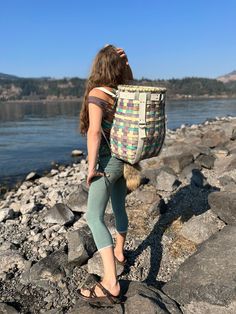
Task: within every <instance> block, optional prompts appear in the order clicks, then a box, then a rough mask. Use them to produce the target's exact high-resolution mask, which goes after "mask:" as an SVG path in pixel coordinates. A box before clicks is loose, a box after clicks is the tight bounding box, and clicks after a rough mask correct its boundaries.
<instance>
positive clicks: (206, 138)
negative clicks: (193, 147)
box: [202, 129, 227, 148]
mask: <svg viewBox="0 0 236 314" xmlns="http://www.w3.org/2000/svg"><path fill="white" fill-rule="evenodd" d="M226 141H227V137H226V134H225V131H224V130H214V129H209V130H207V131H206V132H205V133H204V134H203V136H202V144H203V145H205V146H208V147H210V148H214V147H216V146H218V145H222V144H223V143H225V142H226Z"/></svg>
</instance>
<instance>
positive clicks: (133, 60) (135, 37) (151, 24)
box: [0, 0, 236, 79]
mask: <svg viewBox="0 0 236 314" xmlns="http://www.w3.org/2000/svg"><path fill="white" fill-rule="evenodd" d="M235 32H236V1H235V0H225V1H223V0H162V1H159V0H146V1H143V0H142V1H141V0H140V1H139V0H135V1H131V0H130V1H129V0H126V1H124V0H119V1H117V0H116V1H112V0H109V1H108V0H105V1H102V0H100V1H93V0H90V1H85V0H82V1H80V0H0V40H1V44H0V72H3V73H9V74H15V75H19V76H33V77H38V76H53V77H65V76H79V77H84V78H85V77H87V75H88V73H89V69H90V65H91V62H92V60H93V57H94V56H95V54H96V52H97V51H98V50H99V49H100V48H101V47H102V46H103V45H104V44H106V43H112V44H115V45H117V46H119V47H124V48H125V50H126V52H127V54H128V57H129V61H130V65H131V66H132V68H133V72H134V75H135V77H136V78H141V77H147V78H151V79H154V78H165V79H168V78H172V77H175V78H182V77H186V76H200V77H217V76H219V75H221V74H225V73H228V72H231V71H233V70H236V35H235Z"/></svg>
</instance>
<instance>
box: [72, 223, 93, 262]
mask: <svg viewBox="0 0 236 314" xmlns="http://www.w3.org/2000/svg"><path fill="white" fill-rule="evenodd" d="M67 241H68V262H75V263H76V265H83V264H84V263H86V262H87V260H88V259H89V257H91V256H92V255H93V253H94V252H95V251H96V245H95V243H94V240H93V236H92V234H91V231H90V229H89V228H88V226H84V227H82V228H80V229H78V230H74V231H70V232H68V233H67Z"/></svg>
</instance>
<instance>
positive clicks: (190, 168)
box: [179, 163, 201, 182]
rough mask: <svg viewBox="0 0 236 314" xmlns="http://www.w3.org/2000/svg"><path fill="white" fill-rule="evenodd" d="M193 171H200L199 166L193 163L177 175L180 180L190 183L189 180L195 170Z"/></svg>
mask: <svg viewBox="0 0 236 314" xmlns="http://www.w3.org/2000/svg"><path fill="white" fill-rule="evenodd" d="M195 169H197V170H201V166H200V165H197V164H195V163H193V164H190V165H188V166H186V167H184V169H183V170H182V171H181V173H180V174H179V178H180V180H184V179H187V181H188V182H190V181H191V178H192V176H193V170H195Z"/></svg>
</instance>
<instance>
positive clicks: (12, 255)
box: [0, 250, 31, 278]
mask: <svg viewBox="0 0 236 314" xmlns="http://www.w3.org/2000/svg"><path fill="white" fill-rule="evenodd" d="M0 261H1V263H0V278H4V277H5V274H6V273H8V272H9V271H10V270H11V269H13V268H15V267H17V269H19V270H20V271H24V270H26V269H28V268H29V267H30V266H31V262H30V261H27V260H25V259H24V258H23V257H22V256H21V255H20V254H19V253H18V252H17V251H15V250H7V251H0Z"/></svg>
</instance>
